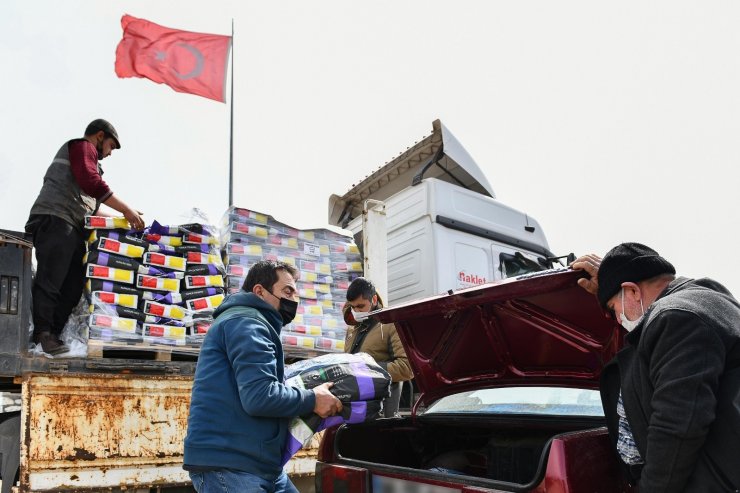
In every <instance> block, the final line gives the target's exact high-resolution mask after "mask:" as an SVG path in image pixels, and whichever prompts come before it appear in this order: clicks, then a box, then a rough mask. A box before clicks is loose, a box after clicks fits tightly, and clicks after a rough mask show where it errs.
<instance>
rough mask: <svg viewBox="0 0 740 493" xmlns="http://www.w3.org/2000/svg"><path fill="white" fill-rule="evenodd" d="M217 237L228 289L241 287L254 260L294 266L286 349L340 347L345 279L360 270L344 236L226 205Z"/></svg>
mask: <svg viewBox="0 0 740 493" xmlns="http://www.w3.org/2000/svg"><path fill="white" fill-rule="evenodd" d="M221 240H222V243H223V244H224V258H225V263H226V286H227V290H228V292H229V293H234V292H237V291H239V289H241V287H242V285H243V284H244V280H245V278H246V275H247V272H248V271H249V269H250V268H251V267H252V266H253V265H254V264H255V263H256V262H258V261H259V260H263V259H265V260H279V261H283V262H286V263H288V264H290V265H292V266H294V267H296V269H298V272H299V279H298V281H297V282H296V287H297V289H298V295H299V297H300V298H301V299H300V303H299V305H298V313H297V315H296V317H295V319H294V320H293V322H292V323H291V324H289V325H287V326H285V327H284V328H283V331H282V332H281V337H282V341H283V346H284V347H285V348H286V349H287V350H288V351H290V349H291V348H301V349H311V350H314V349H317V350H322V351H339V352H341V351H342V350H343V349H344V335H345V331H346V327H345V324H344V321H343V318H342V313H341V309H342V306H343V304H344V300H345V293H346V289H347V286H349V282H350V281H351V280H352V279H353V278H354V277H356V276H357V275H360V274H361V272H362V262H360V257H359V250H358V249H357V246H356V245H354V243H353V242H352V239H351V238H350V237H346V236H343V235H340V234H337V233H334V232H332V231H328V230H323V229H322V230H298V229H295V228H292V227H290V226H287V225H285V224H283V223H281V222H278V221H275V220H274V219H273V218H272V217H271V216H268V215H266V214H261V213H258V212H254V211H251V210H248V209H242V208H237V207H232V208H230V209H229V210H227V212H226V214H225V215H224V230H223V234H222V238H221ZM337 269H338V270H337Z"/></svg>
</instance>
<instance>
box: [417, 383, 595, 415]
mask: <svg viewBox="0 0 740 493" xmlns="http://www.w3.org/2000/svg"><path fill="white" fill-rule="evenodd" d="M442 413H444V414H448V413H460V414H536V415H550V416H604V411H603V408H602V407H601V397H600V395H599V392H598V391H597V390H588V389H571V388H563V387H510V388H499V389H483V390H474V391H468V392H461V393H459V394H455V395H450V396H447V397H443V398H442V399H440V400H438V401H437V402H435V403H434V404H432V405H431V406H430V407H429V409H427V410H426V412H425V413H424V414H427V415H428V414H442Z"/></svg>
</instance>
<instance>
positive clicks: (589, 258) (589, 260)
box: [570, 253, 601, 295]
mask: <svg viewBox="0 0 740 493" xmlns="http://www.w3.org/2000/svg"><path fill="white" fill-rule="evenodd" d="M600 265H601V257H599V256H598V255H595V254H593V253H591V254H588V255H584V256H582V257H578V258H577V259H576V260H575V262H573V263H572V264H570V268H571V269H573V270H583V271H586V273H587V274H588V275H589V276H591V279H586V278H583V279H578V285H579V286H581V287H582V288H583V289H585V290H586V291H588V292H589V293H591V294H593V295H596V292H597V291H598V290H599V280H598V274H599V266H600Z"/></svg>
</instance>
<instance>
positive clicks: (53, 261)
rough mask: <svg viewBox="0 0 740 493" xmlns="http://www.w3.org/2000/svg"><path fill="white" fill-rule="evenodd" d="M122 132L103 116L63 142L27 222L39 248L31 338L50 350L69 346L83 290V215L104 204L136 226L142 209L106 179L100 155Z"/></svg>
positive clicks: (115, 143)
mask: <svg viewBox="0 0 740 493" xmlns="http://www.w3.org/2000/svg"><path fill="white" fill-rule="evenodd" d="M120 148H121V143H120V141H119V139H118V132H116V129H115V128H113V125H111V124H110V123H109V122H107V121H106V120H103V119H97V120H94V121H92V122H91V123H90V124H89V125H88V126H87V128H86V129H85V136H84V137H83V138H77V139H72V140H69V141H67V142H65V143H64V144H63V145H62V147H61V148H60V149H59V151H58V152H57V154H56V156H54V159H53V160H52V162H51V165H50V166H49V169H48V170H47V171H46V175H45V176H44V184H43V186H42V187H41V192H39V196H38V197H37V198H36V202H34V204H33V207H31V213H30V216H29V218H28V222H26V232H28V233H31V234H33V242H34V247H35V249H36V262H37V267H36V276H35V277H34V282H33V288H32V293H33V324H34V331H33V341H34V342H36V343H38V344H41V348H42V349H43V350H44V351H45V352H47V353H49V354H60V353H64V352H66V351H68V350H69V349H68V348H67V346H66V345H65V344H64V342H62V340H61V339H60V337H59V336H60V335H61V333H62V329H64V325H65V324H66V323H67V319H68V318H69V315H70V314H71V313H72V310H74V308H75V306H77V303H78V302H79V301H80V296H81V295H82V288H83V286H84V280H85V271H84V266H83V264H82V257H83V256H84V254H85V235H84V225H85V216H86V215H90V214H100V213H99V212H98V209H99V207H100V204H101V203H102V204H105V205H107V206H109V207H111V208H112V209H115V210H116V211H118V212H120V213H121V214H123V215H124V217H125V218H126V219H127V220H128V221H129V223H130V224H131V227H132V228H134V229H137V230H141V229H143V228H144V220H143V219H142V217H141V214H140V213H139V212H137V211H136V210H134V209H132V208H131V207H129V206H128V205H127V204H126V203H125V202H123V201H122V200H121V199H119V198H118V196H116V195H115V194H114V193H113V192H112V191H111V189H110V187H108V184H107V183H105V181H104V180H103V177H102V175H103V168H102V167H101V165H100V162H99V161H100V160H102V159H105V158H106V157H108V156H110V154H111V152H113V150H114V149H120Z"/></svg>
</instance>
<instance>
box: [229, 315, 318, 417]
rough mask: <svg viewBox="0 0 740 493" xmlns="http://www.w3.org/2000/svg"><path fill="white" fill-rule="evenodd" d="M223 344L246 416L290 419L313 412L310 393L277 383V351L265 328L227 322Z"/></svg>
mask: <svg viewBox="0 0 740 493" xmlns="http://www.w3.org/2000/svg"><path fill="white" fill-rule="evenodd" d="M224 343H225V345H226V347H225V350H226V356H227V358H228V359H229V362H230V363H231V367H232V368H233V369H234V377H235V379H236V386H237V389H238V391H239V399H240V400H241V403H242V408H243V409H244V411H245V412H246V413H247V414H249V415H250V416H265V417H273V418H276V417H281V418H292V417H295V416H303V415H305V414H310V413H311V412H312V411H313V409H314V405H315V402H316V397H315V395H314V393H313V391H311V390H306V389H299V388H296V387H290V386H287V385H284V384H283V383H282V382H280V381H279V380H278V377H277V359H276V358H277V350H276V349H277V348H276V347H275V343H274V342H273V341H272V338H271V337H270V329H268V328H267V327H266V326H265V325H263V324H262V323H260V322H259V321H256V320H254V319H244V318H237V319H233V320H230V321H228V322H226V323H225V324H224Z"/></svg>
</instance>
